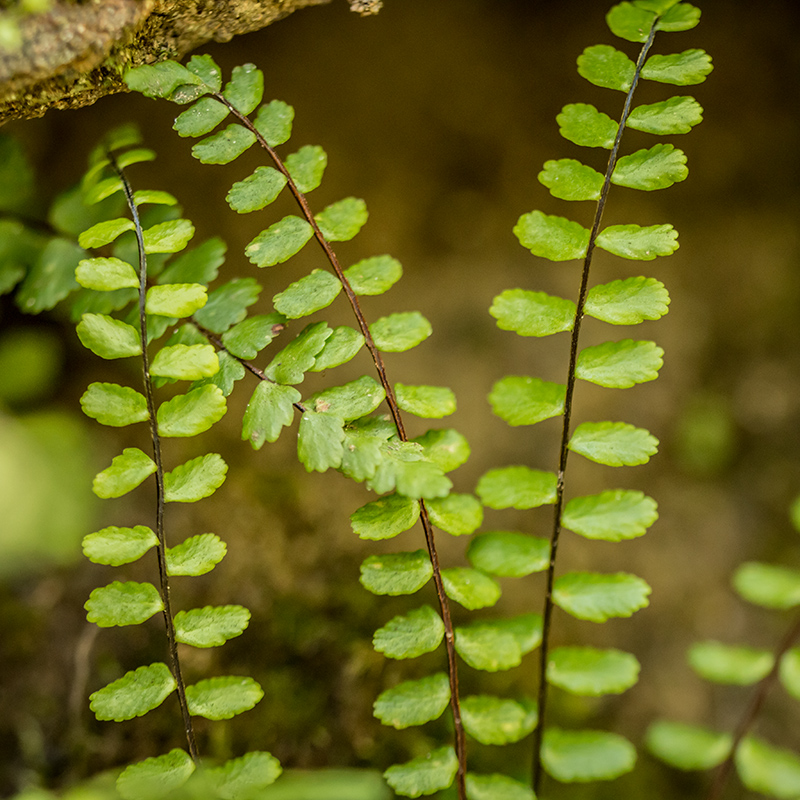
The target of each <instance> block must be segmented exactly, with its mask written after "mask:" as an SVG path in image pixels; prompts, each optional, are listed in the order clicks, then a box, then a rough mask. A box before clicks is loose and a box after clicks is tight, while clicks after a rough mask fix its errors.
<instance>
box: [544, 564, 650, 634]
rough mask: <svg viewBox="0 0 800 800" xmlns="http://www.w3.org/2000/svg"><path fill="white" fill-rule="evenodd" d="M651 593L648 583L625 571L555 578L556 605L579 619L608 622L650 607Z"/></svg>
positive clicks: (570, 573) (577, 574) (568, 574)
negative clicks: (649, 598)
mask: <svg viewBox="0 0 800 800" xmlns="http://www.w3.org/2000/svg"><path fill="white" fill-rule="evenodd" d="M650 591H651V590H650V586H649V585H648V584H647V583H646V582H645V581H643V580H642V579H641V578H639V577H637V576H636V575H629V574H628V573H625V572H617V573H615V574H612V575H601V574H598V573H596V572H567V573H565V574H564V575H559V576H558V577H557V578H556V579H555V582H554V584H553V602H554V603H555V605H557V606H558V607H559V608H561V609H563V610H564V611H566V612H567V613H568V614H571V615H572V616H573V617H577V618H578V619H585V620H588V621H590V622H605V621H606V620H608V619H611V618H613V617H630V616H631V615H632V614H633V613H634V612H636V611H638V610H639V609H640V608H645V607H647V605H648V604H649V602H650V601H649V600H648V597H649V595H650Z"/></svg>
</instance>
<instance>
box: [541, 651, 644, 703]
mask: <svg viewBox="0 0 800 800" xmlns="http://www.w3.org/2000/svg"><path fill="white" fill-rule="evenodd" d="M638 679H639V662H638V661H637V660H636V658H635V657H634V656H633V655H631V654H630V653H623V652H622V651H621V650H614V649H612V648H608V649H598V648H596V647H556V648H554V649H553V650H551V651H550V654H549V659H548V662H547V682H548V683H550V684H551V685H553V686H558V687H559V688H560V689H564V690H565V691H567V692H570V693H572V694H577V695H580V696H582V697H599V696H602V695H606V694H622V692H624V691H626V690H627V689H630V688H631V686H633V685H634V684H635V683H636V681H637V680H638Z"/></svg>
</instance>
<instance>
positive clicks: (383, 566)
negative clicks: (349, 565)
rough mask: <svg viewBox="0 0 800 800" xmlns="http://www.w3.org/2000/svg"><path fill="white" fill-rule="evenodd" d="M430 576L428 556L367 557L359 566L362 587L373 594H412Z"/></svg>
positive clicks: (425, 554) (399, 554) (420, 552)
mask: <svg viewBox="0 0 800 800" xmlns="http://www.w3.org/2000/svg"><path fill="white" fill-rule="evenodd" d="M431 575H433V567H431V562H430V559H429V558H428V554H427V553H426V552H425V551H424V550H415V551H414V552H412V553H386V554H384V555H372V556H367V558H366V559H365V560H364V563H363V564H362V565H361V579H360V580H361V585H362V586H363V587H364V588H365V589H368V590H369V591H370V592H372V593H373V594H390V595H397V594H413V593H414V592H416V591H418V590H419V589H421V588H422V587H423V586H424V585H425V584H426V583H427V582H428V581H429V580H430V578H431Z"/></svg>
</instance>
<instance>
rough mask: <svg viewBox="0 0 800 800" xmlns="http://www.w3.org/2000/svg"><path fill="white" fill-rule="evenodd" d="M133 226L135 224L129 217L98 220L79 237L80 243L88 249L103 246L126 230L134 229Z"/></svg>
mask: <svg viewBox="0 0 800 800" xmlns="http://www.w3.org/2000/svg"><path fill="white" fill-rule="evenodd" d="M133 228H134V224H133V222H132V221H131V220H129V219H110V220H107V221H106V222H98V223H97V224H96V225H93V226H92V227H91V228H89V230H88V231H84V232H83V233H82V234H81V235H80V236H79V237H78V244H79V245H80V246H81V247H83V248H85V249H87V250H89V249H92V248H97V247H103V246H104V245H107V244H110V243H111V242H113V241H114V240H115V239H116V238H117V237H118V236H121V235H122V234H123V233H125V231H132V230H133Z"/></svg>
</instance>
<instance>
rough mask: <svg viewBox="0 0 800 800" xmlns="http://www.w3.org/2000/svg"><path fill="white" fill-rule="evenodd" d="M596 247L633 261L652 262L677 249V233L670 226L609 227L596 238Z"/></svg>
mask: <svg viewBox="0 0 800 800" xmlns="http://www.w3.org/2000/svg"><path fill="white" fill-rule="evenodd" d="M597 246H598V247H602V248H603V250H607V251H608V252H609V253H613V254H614V255H616V256H621V257H622V258H630V259H633V260H635V261H652V260H653V259H654V258H656V257H657V256H668V255H671V254H672V253H674V252H675V251H676V250H677V249H678V232H677V231H676V230H675V228H673V227H672V225H649V226H647V227H644V228H643V227H641V226H640V225H609V226H608V227H607V228H604V229H603V230H602V231H600V233H599V234H598V236H597Z"/></svg>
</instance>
